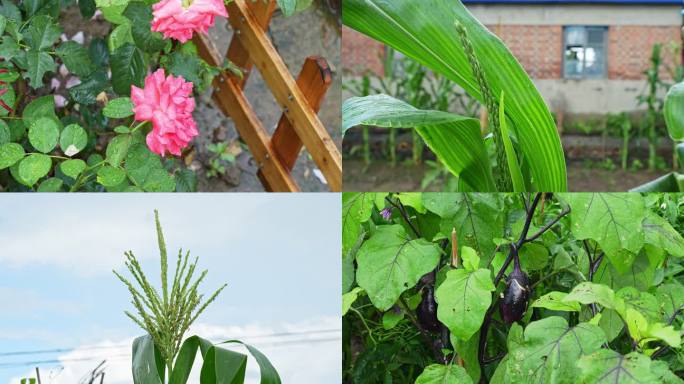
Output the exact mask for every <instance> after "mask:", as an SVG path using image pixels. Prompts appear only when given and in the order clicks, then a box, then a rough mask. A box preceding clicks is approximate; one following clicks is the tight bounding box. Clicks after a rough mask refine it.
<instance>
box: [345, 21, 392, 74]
mask: <svg viewBox="0 0 684 384" xmlns="http://www.w3.org/2000/svg"><path fill="white" fill-rule="evenodd" d="M384 52H385V50H384V45H383V44H382V43H379V42H377V41H375V40H373V39H371V38H369V37H366V36H364V35H362V34H361V33H359V32H356V31H355V30H353V29H351V28H347V27H342V68H343V69H344V70H345V71H350V72H351V73H353V74H355V75H360V74H363V73H364V72H366V71H372V72H375V73H376V74H378V75H382V74H383V66H382V58H383V55H384Z"/></svg>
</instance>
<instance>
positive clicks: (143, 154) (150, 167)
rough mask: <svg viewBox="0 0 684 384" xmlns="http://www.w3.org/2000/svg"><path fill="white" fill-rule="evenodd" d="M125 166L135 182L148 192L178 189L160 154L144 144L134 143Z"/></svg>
mask: <svg viewBox="0 0 684 384" xmlns="http://www.w3.org/2000/svg"><path fill="white" fill-rule="evenodd" d="M125 168H126V171H127V172H128V176H129V177H130V178H131V179H132V180H133V181H134V184H135V185H136V186H137V187H141V188H142V189H143V190H145V191H147V192H173V191H174V190H175V189H176V181H175V180H174V178H173V175H170V174H169V173H168V172H167V171H166V170H165V169H164V167H163V166H162V163H161V159H160V157H159V155H156V154H154V153H152V152H151V151H150V150H149V149H148V148H147V147H146V146H145V145H144V144H134V145H132V146H131V147H130V148H129V149H128V154H127V155H126V161H125Z"/></svg>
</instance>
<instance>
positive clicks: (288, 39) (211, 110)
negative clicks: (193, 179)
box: [63, 0, 342, 192]
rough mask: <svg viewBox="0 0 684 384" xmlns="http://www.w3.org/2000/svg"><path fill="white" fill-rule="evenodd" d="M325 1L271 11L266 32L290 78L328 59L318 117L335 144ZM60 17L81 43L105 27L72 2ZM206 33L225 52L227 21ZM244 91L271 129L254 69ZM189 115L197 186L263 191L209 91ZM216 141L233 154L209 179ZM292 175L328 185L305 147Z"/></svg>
mask: <svg viewBox="0 0 684 384" xmlns="http://www.w3.org/2000/svg"><path fill="white" fill-rule="evenodd" d="M329 3H333V4H334V3H335V2H329V1H327V0H322V1H320V2H317V4H315V5H314V6H312V7H311V8H309V9H308V10H306V11H304V12H301V13H299V14H296V15H294V16H292V17H289V18H286V17H283V16H282V15H281V14H280V13H279V11H277V12H276V14H275V15H274V17H273V20H272V21H271V24H270V28H269V31H268V33H269V36H270V38H271V39H272V41H273V44H274V45H275V46H276V48H277V49H278V51H279V52H280V55H281V56H282V58H283V60H284V61H285V64H286V65H287V67H288V68H289V69H290V72H291V73H292V75H293V76H294V77H295V78H296V76H297V74H298V73H299V70H300V68H301V66H302V64H303V63H304V59H305V58H306V57H308V56H312V55H319V56H323V57H325V58H326V59H327V60H328V62H329V63H330V66H331V67H332V69H333V79H334V82H333V84H332V86H331V87H330V89H329V90H328V93H327V95H326V98H325V101H324V103H323V104H322V106H321V111H320V113H319V117H320V119H321V122H322V123H323V125H324V126H325V127H326V128H327V130H328V132H329V133H330V135H331V136H332V138H333V141H334V142H335V143H336V144H337V146H338V148H339V147H341V141H342V138H341V135H340V127H341V123H342V122H341V117H340V105H341V76H338V71H337V70H338V69H339V68H340V65H341V63H340V39H341V35H340V28H341V26H340V24H339V17H338V13H337V12H338V9H339V8H337V7H336V6H330V5H329ZM63 17H64V24H63V25H64V26H65V31H64V33H65V35H66V36H67V37H68V38H72V37H73V36H74V35H77V34H78V33H79V32H83V34H84V37H85V42H86V43H87V42H89V41H90V39H92V38H93V37H104V36H106V35H107V33H108V32H109V28H110V24H109V23H107V22H105V21H98V20H83V18H82V17H81V15H80V13H79V11H78V7H70V8H68V9H66V10H65V11H64V15H63ZM209 33H210V36H211V38H212V40H213V41H214V44H215V45H216V47H217V48H218V49H219V51H220V52H225V51H226V50H227V48H228V44H229V43H230V39H231V37H232V30H231V29H230V27H229V26H228V23H227V21H226V20H221V19H217V23H216V25H215V26H214V28H212V29H211V30H210V31H209ZM245 94H246V95H247V98H248V99H249V101H250V103H251V104H252V107H253V108H254V110H255V111H256V114H257V115H258V116H259V118H260V119H261V121H262V122H263V124H264V126H265V127H266V129H268V130H269V132H271V133H272V132H273V131H274V130H275V127H276V124H277V122H278V120H279V118H280V115H281V113H282V111H281V110H280V107H279V106H278V104H277V103H276V101H275V99H274V97H273V96H272V95H271V93H270V90H269V88H268V87H267V86H266V84H265V83H264V81H263V78H262V77H261V75H260V74H259V72H258V71H256V70H255V71H252V73H251V74H250V78H249V81H248V82H247V86H246V87H245ZM194 117H195V120H196V121H197V125H198V127H199V130H200V136H199V137H198V138H196V139H195V141H194V156H193V158H192V160H191V161H189V163H190V164H189V166H190V168H192V169H193V170H195V171H197V174H198V177H199V186H198V190H199V191H205V192H229V191H235V192H252V191H263V186H262V185H261V182H260V181H259V179H258V178H257V176H256V174H257V170H258V169H257V166H256V163H255V161H254V159H253V157H252V156H251V154H250V153H249V151H248V150H247V148H246V147H245V146H244V145H242V144H241V143H240V141H239V139H238V135H237V131H236V130H235V126H234V124H233V122H232V120H231V119H230V118H227V117H225V116H223V114H222V113H221V112H220V111H219V110H218V108H217V107H215V106H214V104H213V102H212V100H211V92H210V91H207V92H206V93H205V94H203V95H200V96H199V97H198V99H197V108H196V110H195V113H194ZM217 142H228V143H230V144H231V145H230V146H229V148H230V149H229V151H230V152H231V153H233V154H235V155H237V157H236V161H235V163H234V164H228V163H226V164H224V165H225V167H226V174H225V175H223V176H221V177H219V178H209V177H207V175H206V172H205V170H206V167H207V164H208V163H209V159H210V158H211V155H212V154H211V153H210V152H209V151H208V150H207V145H209V144H211V143H217ZM293 174H294V176H295V179H296V180H297V182H298V183H299V185H300V187H301V188H302V190H303V191H326V190H328V187H327V186H326V185H325V184H324V183H323V181H322V176H321V174H320V171H319V170H318V168H317V167H316V164H315V163H314V162H313V160H312V159H311V158H310V157H309V156H308V154H307V153H306V152H305V151H303V152H302V154H301V155H300V158H299V160H298V161H297V165H296V166H295V169H294V171H293Z"/></svg>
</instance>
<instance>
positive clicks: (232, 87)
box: [193, 0, 342, 192]
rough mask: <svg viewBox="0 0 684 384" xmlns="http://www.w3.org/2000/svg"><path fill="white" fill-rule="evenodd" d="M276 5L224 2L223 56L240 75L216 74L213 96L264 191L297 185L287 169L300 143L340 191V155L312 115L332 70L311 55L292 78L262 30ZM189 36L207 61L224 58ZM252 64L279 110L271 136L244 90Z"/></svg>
mask: <svg viewBox="0 0 684 384" xmlns="http://www.w3.org/2000/svg"><path fill="white" fill-rule="evenodd" d="M275 8H276V2H275V0H268V1H263V0H258V1H250V0H233V1H232V2H231V3H230V4H229V5H227V9H228V15H229V16H228V20H229V22H230V24H231V26H232V28H233V38H232V40H231V42H230V46H229V48H228V52H227V53H226V58H227V59H228V60H230V61H232V62H233V63H234V64H235V65H237V66H238V67H240V68H241V69H242V70H243V76H242V78H241V77H239V76H235V75H234V74H231V73H229V72H223V73H222V74H220V75H219V76H217V77H216V78H215V79H214V82H213V86H214V93H213V99H214V101H215V102H216V104H217V105H218V107H219V108H220V109H221V111H222V112H223V113H224V114H225V115H228V116H230V117H231V118H232V119H233V121H234V122H235V127H236V129H237V131H238V133H239V134H240V137H241V138H242V140H244V141H245V143H246V144H247V146H248V147H249V149H250V151H251V153H252V156H254V159H255V160H256V162H257V164H258V167H259V172H258V176H259V179H260V180H261V182H262V184H263V185H264V188H265V189H266V190H267V191H274V192H294V191H299V186H298V185H297V183H296V181H295V180H294V178H293V177H292V173H291V172H292V169H293V168H294V165H295V162H296V161H297V157H298V156H299V152H300V151H301V149H302V147H306V149H307V150H308V152H309V154H310V155H311V157H312V158H313V160H314V162H315V163H316V165H317V166H318V168H319V169H320V170H321V172H322V173H323V176H324V177H325V179H326V181H327V182H328V185H329V187H330V190H331V191H334V192H337V191H340V190H341V189H342V156H341V155H340V152H339V150H338V149H337V147H336V146H335V143H334V142H333V141H332V139H331V138H330V135H329V134H328V131H326V129H325V127H324V126H323V124H322V123H321V121H320V120H319V119H318V116H317V115H316V113H317V112H318V109H319V107H320V105H321V102H322V101H323V98H324V96H325V93H326V91H327V90H328V88H329V87H330V84H331V83H332V71H331V69H330V67H329V65H328V63H327V61H326V60H325V59H323V58H321V57H309V58H307V59H306V61H305V62H304V66H303V67H302V70H301V72H300V74H299V77H298V79H297V81H295V80H294V78H293V77H292V75H291V74H290V72H289V70H288V69H287V66H286V65H285V62H284V61H283V59H282V58H281V57H280V55H279V54H278V52H277V51H276V49H275V47H274V46H273V44H272V42H271V41H270V39H269V38H268V36H267V35H266V29H267V28H268V24H269V23H270V21H271V17H272V15H273V12H274V10H275ZM193 41H194V43H195V45H197V48H198V51H199V54H200V56H201V57H202V58H203V59H204V60H205V61H206V62H207V63H209V64H210V65H213V66H218V65H221V63H222V62H223V59H222V57H221V55H220V54H219V53H218V51H217V50H216V48H215V47H214V45H213V44H212V42H211V41H210V40H209V39H208V37H207V36H204V35H201V34H195V36H194V38H193ZM253 66H256V68H257V69H258V70H259V72H260V73H261V76H262V77H263V79H264V81H265V83H266V85H267V86H268V87H269V88H270V90H271V92H272V93H273V96H274V97H275V99H276V101H277V102H278V104H279V105H280V107H281V108H282V110H283V114H282V116H281V118H280V121H279V122H278V126H277V128H276V130H275V132H274V133H273V135H272V136H270V135H269V133H268V131H267V130H266V128H264V126H263V124H262V123H261V121H260V120H259V119H258V117H257V115H256V113H255V112H254V110H253V109H252V106H251V105H250V103H249V101H248V100H247V98H246V97H245V95H244V93H243V89H244V86H245V82H246V81H247V79H248V78H249V73H250V71H251V70H252V67H253Z"/></svg>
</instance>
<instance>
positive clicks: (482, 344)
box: [477, 193, 570, 384]
mask: <svg viewBox="0 0 684 384" xmlns="http://www.w3.org/2000/svg"><path fill="white" fill-rule="evenodd" d="M542 196H544V193H537V194H536V195H535V196H534V200H533V201H532V204H530V205H529V207H528V204H527V201H526V200H525V198H524V197H523V202H524V203H525V209H526V211H527V217H526V218H525V225H524V226H523V229H522V231H521V233H520V237H519V238H518V241H517V242H515V243H511V244H510V248H511V249H510V251H509V252H508V257H506V260H505V261H504V263H503V265H502V266H501V269H499V272H498V273H497V274H496V277H495V278H494V286H495V287H496V286H498V285H499V282H500V281H501V279H502V278H503V275H504V273H505V271H506V268H508V266H509V265H510V263H511V261H512V260H513V259H517V258H518V250H520V248H522V246H523V245H524V244H525V243H528V242H531V241H534V240H535V239H537V238H538V237H540V236H541V235H542V234H544V232H546V231H548V230H549V229H551V227H552V226H553V225H555V224H556V223H557V222H558V221H560V219H561V218H563V217H564V216H566V215H567V214H568V213H570V207H565V208H563V210H562V211H561V212H560V214H559V215H558V216H557V217H556V218H555V219H553V220H551V221H550V222H549V223H548V224H546V225H544V226H543V227H542V228H540V229H539V231H537V232H536V233H535V234H533V235H532V236H530V237H528V236H527V233H528V232H529V230H530V223H531V222H532V218H533V217H534V212H535V211H536V209H537V205H539V201H540V200H541V198H542ZM551 196H552V195H551V194H548V197H549V198H550V197H551ZM498 302H499V297H498V296H497V295H496V292H495V293H494V300H493V301H492V305H491V306H490V307H489V309H488V310H487V313H486V314H485V318H484V321H483V322H482V327H481V328H480V339H479V345H478V356H477V357H478V362H479V364H480V383H481V384H487V383H488V382H489V381H488V380H487V375H486V374H485V369H484V367H485V365H486V364H487V363H490V362H492V361H496V360H499V359H501V358H503V356H504V355H505V352H502V353H501V354H499V355H497V356H495V357H493V358H489V359H488V358H486V356H485V355H486V353H487V334H488V333H489V326H490V324H491V322H492V316H493V315H494V312H496V308H497V304H498Z"/></svg>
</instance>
